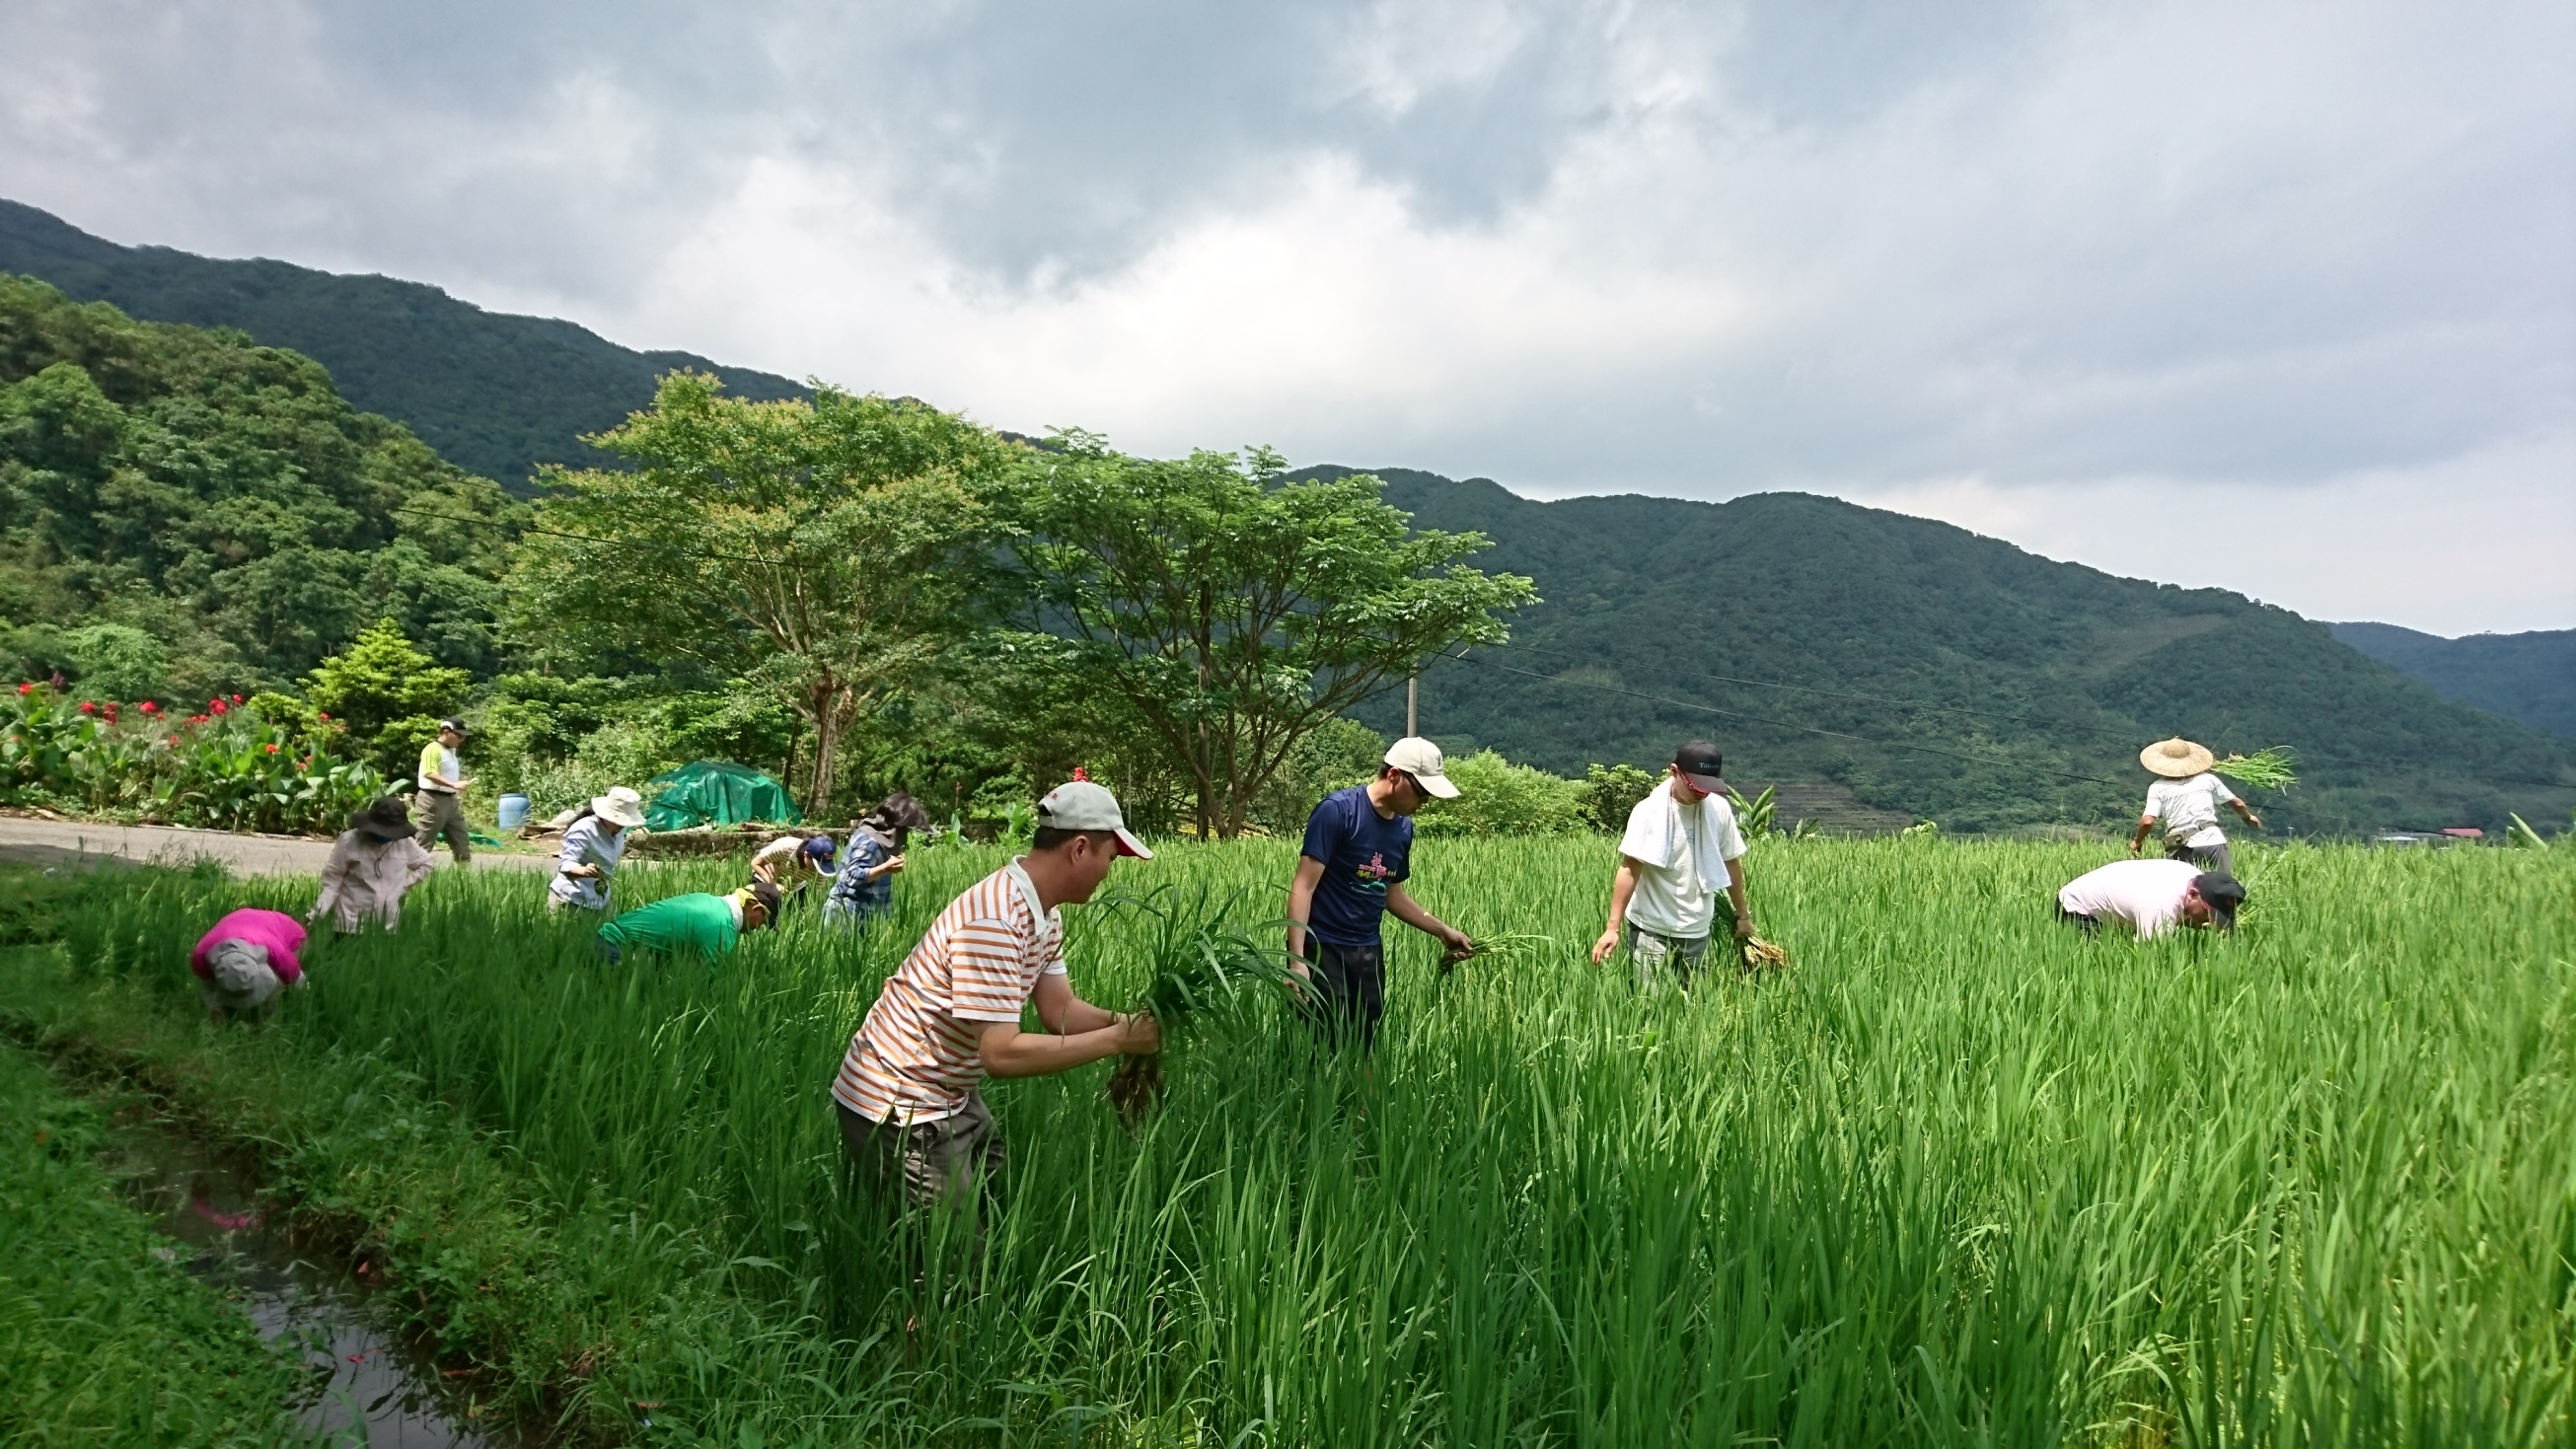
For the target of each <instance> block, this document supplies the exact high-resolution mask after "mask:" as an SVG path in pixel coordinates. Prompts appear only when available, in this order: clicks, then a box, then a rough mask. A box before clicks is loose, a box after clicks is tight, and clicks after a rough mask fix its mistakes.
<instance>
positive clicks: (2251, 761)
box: [2209, 745, 2299, 790]
mask: <svg viewBox="0 0 2576 1449" xmlns="http://www.w3.org/2000/svg"><path fill="white" fill-rule="evenodd" d="M2292 764H2293V756H2292V755H2291V752H2290V750H2289V748H2288V747H2287V746H2285V745H2274V746H2273V747H2272V748H2270V749H2268V750H2257V751H2255V752H2254V753H2253V754H2250V755H2229V756H2228V757H2227V758H2226V759H2223V760H2219V761H2217V762H2215V763H2213V764H2212V765H2211V766H2210V767H2209V768H2210V769H2211V770H2213V771H2215V772H2216V773H2218V774H2221V775H2225V776H2226V777H2228V778H2229V779H2231V780H2238V781H2242V782H2243V783H2245V784H2248V785H2251V786H2253V787H2254V788H2255V789H2257V790H2287V789H2289V788H2290V787H2291V786H2293V785H2295V784H2297V783H2299V776H2298V772H2297V771H2296V770H2295V769H2293V768H2292Z"/></svg>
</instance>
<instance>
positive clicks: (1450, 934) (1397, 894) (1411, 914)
mask: <svg viewBox="0 0 2576 1449" xmlns="http://www.w3.org/2000/svg"><path fill="white" fill-rule="evenodd" d="M1386 908H1387V910H1388V911H1389V912H1391V913H1393V914H1394V916H1395V918H1396V919H1397V920H1399V921H1402V922H1404V923H1405V924H1406V925H1408V926H1411V927H1412V928H1413V929H1415V930H1417V931H1420V932H1421V933H1422V934H1424V935H1426V936H1431V937H1434V938H1436V939H1438V940H1439V942H1440V943H1441V944H1442V945H1444V946H1447V947H1448V948H1449V949H1450V950H1451V951H1453V952H1455V953H1457V954H1458V955H1461V956H1464V955H1466V954H1468V953H1469V952H1471V951H1474V950H1475V949H1476V943H1475V942H1473V941H1470V940H1468V939H1467V933H1466V932H1464V931H1461V930H1459V929H1458V928H1457V927H1455V926H1452V925H1450V924H1449V923H1448V922H1446V921H1444V920H1442V919H1440V918H1439V917H1438V916H1435V915H1433V914H1431V913H1430V912H1429V911H1426V910H1424V909H1423V908H1422V907H1421V906H1419V905H1416V904H1415V903H1414V900H1413V897H1412V896H1410V895H1407V894H1406V893H1405V889H1404V887H1403V886H1401V885H1390V886H1388V887H1387V888H1386Z"/></svg>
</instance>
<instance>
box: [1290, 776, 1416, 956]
mask: <svg viewBox="0 0 2576 1449" xmlns="http://www.w3.org/2000/svg"><path fill="white" fill-rule="evenodd" d="M1299 853H1300V854H1302V855H1304V856H1306V857H1307V858H1308V859H1311V860H1320V861H1322V862H1323V863H1324V878H1323V879H1322V880H1321V881H1319V882H1317V883H1316V886H1315V904H1314V908H1313V909H1312V910H1311V911H1310V912H1309V914H1310V915H1311V916H1312V917H1313V919H1312V920H1309V921H1308V922H1307V923H1306V929H1307V930H1309V931H1312V932H1314V933H1315V937H1316V939H1318V940H1321V941H1326V942H1329V943H1331V944H1333V945H1335V946H1374V945H1376V944H1378V929H1377V928H1378V918H1379V917H1380V916H1383V915H1385V914H1386V888H1387V887H1388V886H1391V885H1393V884H1395V883H1396V882H1398V881H1400V880H1403V879H1404V878H1405V877H1406V876H1408V875H1411V874H1412V873H1413V871H1412V858H1413V817H1411V816H1409V815H1399V816H1397V817H1395V818H1394V819H1393V820H1389V819H1387V818H1385V817H1384V816H1382V815H1380V814H1378V813H1377V807H1376V806H1374V805H1372V804H1370V803H1369V797H1368V786H1366V785H1353V786H1352V787H1350V788H1349V789H1347V790H1336V791H1334V792H1333V793H1332V794H1330V795H1327V796H1325V797H1324V801H1323V803H1322V804H1320V805H1317V806H1316V807H1315V813H1314V814H1312V815H1309V816H1307V817H1306V845H1305V848H1304V849H1303V850H1302V851H1300V852H1299Z"/></svg>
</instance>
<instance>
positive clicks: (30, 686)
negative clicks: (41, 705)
mask: <svg viewBox="0 0 2576 1449" xmlns="http://www.w3.org/2000/svg"><path fill="white" fill-rule="evenodd" d="M35 687H36V685H35V681H33V680H29V681H27V682H26V683H23V684H21V685H19V686H18V692H19V693H20V694H25V693H26V692H27V691H29V690H31V689H34V688H35Z"/></svg>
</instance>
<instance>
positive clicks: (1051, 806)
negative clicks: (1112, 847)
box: [1038, 780, 1154, 860]
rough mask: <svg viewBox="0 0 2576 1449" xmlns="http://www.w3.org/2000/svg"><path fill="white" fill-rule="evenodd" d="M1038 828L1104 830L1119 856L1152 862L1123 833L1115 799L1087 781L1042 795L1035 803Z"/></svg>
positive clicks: (1123, 819)
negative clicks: (1114, 837)
mask: <svg viewBox="0 0 2576 1449" xmlns="http://www.w3.org/2000/svg"><path fill="white" fill-rule="evenodd" d="M1038 824H1039V825H1040V826H1042V827H1045V828H1047V829H1050V830H1107V831H1110V832H1112V833H1114V834H1116V835H1117V837H1118V853H1119V854H1120V855H1132V856H1134V857H1136V858H1137V859H1138V860H1152V859H1153V858H1154V852H1152V851H1150V850H1147V849H1146V848H1145V842H1143V841H1141V840H1138V839H1137V838H1136V837H1135V836H1133V835H1130V834H1128V833H1127V817H1126V816H1124V815H1122V814H1120V813H1119V811H1118V797H1117V796H1115V795H1112V794H1110V793H1109V792H1108V791H1107V790H1106V789H1103V788H1102V787H1100V786H1098V785H1095V784H1093V783H1091V782H1090V781H1089V780H1068V781H1066V782H1065V783H1063V784H1061V785H1058V786H1056V787H1055V788H1054V789H1052V790H1049V791H1048V792H1046V798H1045V799H1043V800H1040V801H1039V802H1038Z"/></svg>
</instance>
